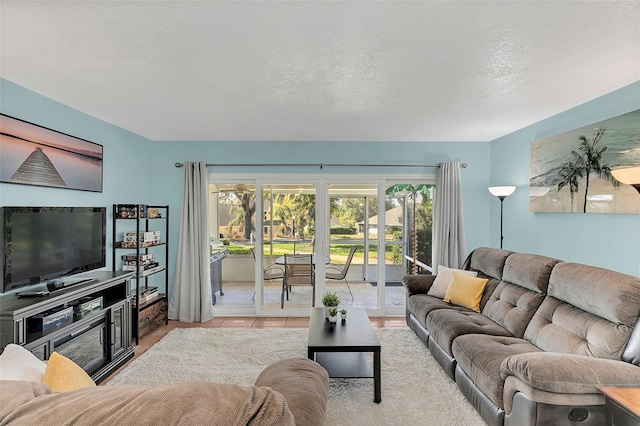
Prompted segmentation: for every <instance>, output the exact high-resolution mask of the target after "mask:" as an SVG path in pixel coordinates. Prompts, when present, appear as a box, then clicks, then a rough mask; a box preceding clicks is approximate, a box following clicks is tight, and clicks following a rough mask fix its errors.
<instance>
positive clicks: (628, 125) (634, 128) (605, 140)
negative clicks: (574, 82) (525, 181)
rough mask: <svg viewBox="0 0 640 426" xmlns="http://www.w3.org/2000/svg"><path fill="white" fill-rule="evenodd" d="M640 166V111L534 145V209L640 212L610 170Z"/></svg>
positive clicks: (637, 199)
mask: <svg viewBox="0 0 640 426" xmlns="http://www.w3.org/2000/svg"><path fill="white" fill-rule="evenodd" d="M639 165H640V110H637V111H633V112H630V113H627V114H624V115H620V116H618V117H614V118H611V119H609V120H605V121H601V122H598V123H594V124H592V125H589V126H585V127H581V128H579V129H576V130H572V131H570V132H566V133H562V134H559V135H556V136H552V137H549V138H546V139H542V140H539V141H536V142H533V143H532V144H531V160H530V167H529V211H532V212H566V213H626V214H638V213H640V194H638V192H637V191H636V190H635V189H634V188H633V187H632V186H630V185H625V184H623V183H621V182H619V181H617V180H616V179H615V178H614V177H613V175H612V173H611V171H612V170H616V169H620V168H627V167H632V166H639Z"/></svg>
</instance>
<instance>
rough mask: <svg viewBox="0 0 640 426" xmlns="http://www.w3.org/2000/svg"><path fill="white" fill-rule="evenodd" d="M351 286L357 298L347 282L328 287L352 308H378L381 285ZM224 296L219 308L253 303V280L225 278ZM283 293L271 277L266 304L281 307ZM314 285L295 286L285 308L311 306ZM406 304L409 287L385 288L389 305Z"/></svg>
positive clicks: (265, 305)
mask: <svg viewBox="0 0 640 426" xmlns="http://www.w3.org/2000/svg"><path fill="white" fill-rule="evenodd" d="M349 287H350V288H351V293H353V299H352V297H351V293H349V288H347V285H346V284H345V283H344V282H343V281H340V282H336V281H328V282H327V284H326V291H331V292H336V293H338V296H340V306H341V307H345V308H349V307H354V308H363V309H376V308H377V303H376V301H377V287H374V286H372V285H371V284H369V283H368V282H362V281H360V282H350V283H349ZM222 291H223V292H224V296H220V295H219V294H218V295H217V297H216V304H215V308H226V307H244V308H246V307H253V306H254V303H255V302H254V298H255V294H254V292H255V287H254V285H253V283H252V282H244V281H235V282H229V281H225V282H224V283H223V285H222ZM281 294H282V282H279V281H267V282H265V284H264V307H265V308H266V309H280V297H281ZM311 298H312V288H311V286H295V287H293V289H292V291H290V292H289V300H286V297H285V302H284V307H285V308H309V307H310V306H311ZM404 306H405V289H404V287H402V286H398V287H391V286H387V287H386V288H385V307H387V308H401V309H404Z"/></svg>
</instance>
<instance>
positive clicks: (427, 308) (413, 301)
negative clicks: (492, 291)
mask: <svg viewBox="0 0 640 426" xmlns="http://www.w3.org/2000/svg"><path fill="white" fill-rule="evenodd" d="M407 309H408V310H409V312H411V313H412V314H413V315H414V316H415V317H416V319H417V320H418V322H419V323H420V325H422V326H423V327H426V319H427V315H428V314H429V312H431V311H433V310H436V309H454V310H459V311H468V312H471V310H470V309H467V308H463V307H462V306H456V305H452V304H450V303H447V302H444V301H443V300H442V299H438V298H437V297H433V296H427V295H426V294H416V295H414V296H410V297H409V299H408V300H407Z"/></svg>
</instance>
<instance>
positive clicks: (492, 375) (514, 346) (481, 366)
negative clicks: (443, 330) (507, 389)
mask: <svg viewBox="0 0 640 426" xmlns="http://www.w3.org/2000/svg"><path fill="white" fill-rule="evenodd" d="M452 352H453V356H454V357H455V359H456V361H457V363H458V367H459V368H461V369H462V370H463V371H464V372H465V374H466V375H467V376H469V378H470V379H471V380H472V381H473V383H475V385H476V386H477V387H478V389H480V390H481V391H482V393H484V394H485V396H486V397H487V398H489V399H490V400H491V401H492V402H493V403H494V404H495V405H496V406H498V407H500V408H504V404H503V401H502V396H503V391H504V379H503V378H502V377H501V375H500V365H501V364H502V362H503V361H504V360H505V359H506V358H508V357H510V356H512V355H517V354H522V353H528V352H541V350H540V349H539V348H537V347H536V346H534V345H532V344H531V343H529V342H527V341H525V340H523V339H519V338H517V337H505V336H489V335H479V334H466V335H463V336H460V337H458V338H456V339H455V340H454V341H453V345H452Z"/></svg>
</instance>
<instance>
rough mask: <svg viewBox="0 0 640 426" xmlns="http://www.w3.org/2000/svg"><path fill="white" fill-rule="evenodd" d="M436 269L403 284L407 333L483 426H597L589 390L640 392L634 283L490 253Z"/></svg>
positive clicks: (598, 415)
mask: <svg viewBox="0 0 640 426" xmlns="http://www.w3.org/2000/svg"><path fill="white" fill-rule="evenodd" d="M439 269H441V272H439V273H438V276H441V277H446V279H445V278H443V279H438V276H432V275H408V276H405V277H404V283H405V286H406V289H407V311H406V312H407V324H408V325H409V327H410V328H411V329H412V330H414V332H415V333H416V334H417V335H418V337H419V338H420V339H421V340H422V341H423V342H424V343H425V344H426V345H427V346H428V348H429V351H430V352H431V354H432V355H433V357H434V358H435V359H436V360H437V361H438V363H439V364H440V365H441V366H442V368H443V369H444V370H445V372H446V373H447V374H448V375H449V376H450V377H451V378H452V379H454V380H455V381H456V384H457V385H458V387H459V389H460V391H461V392H462V393H463V394H464V395H465V397H466V398H467V399H468V400H469V401H470V402H471V404H472V405H473V406H474V407H475V408H476V410H477V411H478V412H479V414H480V415H481V417H482V418H483V419H484V420H485V421H486V422H487V423H488V424H489V425H492V426H493V425H496V426H498V425H503V424H504V425H509V426H510V425H518V426H522V425H543V424H544V425H549V424H553V425H603V424H606V416H605V405H604V404H605V400H604V397H603V396H602V395H601V393H600V392H599V391H598V389H597V387H598V386H639V385H640V367H638V365H640V326H639V318H640V279H639V278H636V277H632V276H629V275H625V274H621V273H618V272H614V271H610V270H606V269H602V268H596V267H592V266H587V265H580V264H576V263H569V262H561V261H559V260H556V259H551V258H548V257H544V256H538V255H533V254H524V253H514V252H510V251H507V250H498V249H490V248H478V249H476V250H474V251H473V252H472V253H471V254H470V255H469V257H468V258H467V260H466V261H465V264H464V266H463V268H462V269H463V270H464V271H465V272H462V271H457V270H450V269H447V268H439ZM467 271H468V272H467ZM469 274H471V275H476V277H473V276H471V277H470V276H469ZM483 281H484V283H483ZM443 283H444V286H443ZM465 286H466V287H465ZM461 288H462V289H469V290H468V291H471V292H472V293H473V291H475V292H476V293H475V294H472V297H467V296H464V294H463V295H462V296H461V293H460V289H461ZM443 292H444V297H443V294H442V293H443ZM443 299H446V300H449V302H445V301H444V300H443ZM452 300H453V301H454V302H455V303H452ZM473 308H475V310H474V309H473Z"/></svg>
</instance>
